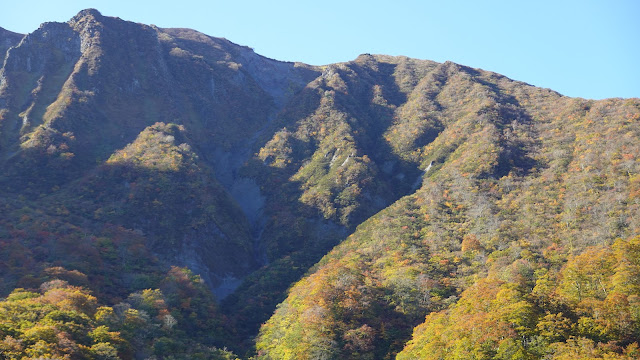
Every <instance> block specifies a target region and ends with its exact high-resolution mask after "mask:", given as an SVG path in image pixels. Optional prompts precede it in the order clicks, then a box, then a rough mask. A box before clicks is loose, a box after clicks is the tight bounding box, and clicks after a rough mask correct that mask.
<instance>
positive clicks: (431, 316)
mask: <svg viewBox="0 0 640 360" xmlns="http://www.w3.org/2000/svg"><path fill="white" fill-rule="evenodd" d="M0 57H2V58H3V62H2V68H1V69H0V169H1V172H0V209H1V214H2V215H0V249H2V251H0V276H1V277H0V296H1V297H2V298H3V300H2V301H0V354H2V356H5V357H6V358H8V359H23V358H33V359H37V358H68V359H147V358H157V359H235V358H237V356H240V357H242V358H255V359H390V358H394V357H397V358H398V359H443V358H460V359H576V358H594V359H598V358H607V359H613V358H615V359H633V358H638V357H639V356H640V344H639V343H638V339H640V281H639V280H638V279H640V260H639V259H640V216H639V215H638V214H640V161H639V159H638V154H640V141H639V140H640V100H639V99H606V100H600V101H594V100H586V99H580V98H570V97H566V96H562V95H560V94H558V93H556V92H554V91H552V90H549V89H542V88H537V87H534V86H531V85H528V84H525V83H522V82H518V81H514V80H511V79H508V78H506V77H504V76H501V75H499V74H496V73H492V72H487V71H483V70H480V69H472V68H469V67H465V66H462V65H458V64H455V63H452V62H445V63H437V62H433V61H427V60H416V59H410V58H407V57H393V56H385V55H370V54H364V55H360V56H359V57H358V58H357V59H355V60H353V61H350V62H345V63H338V64H331V65H326V66H311V65H306V64H302V63H290V62H280V61H276V60H272V59H268V58H265V57H262V56H260V55H258V54H255V53H254V52H253V50H252V49H250V48H247V47H243V46H239V45H236V44H233V43H232V42H230V41H227V40H225V39H220V38H214V37H210V36H207V35H204V34H202V33H199V32H197V31H194V30H190V29H162V28H158V27H156V26H153V25H151V26H147V25H143V24H137V23H132V22H127V21H124V20H121V19H119V18H113V17H106V16H103V15H101V14H100V13H99V12H98V11H96V10H93V9H89V10H83V11H81V12H80V13H79V14H78V15H76V16H75V17H73V18H72V19H71V20H69V21H68V22H66V23H44V24H42V25H41V26H40V28H39V29H37V30H35V31H34V32H32V33H30V34H28V35H25V36H23V35H19V34H15V33H12V32H10V31H6V30H4V29H1V28H0Z"/></svg>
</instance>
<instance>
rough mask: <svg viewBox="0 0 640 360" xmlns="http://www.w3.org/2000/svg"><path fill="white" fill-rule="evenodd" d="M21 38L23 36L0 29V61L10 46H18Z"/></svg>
mask: <svg viewBox="0 0 640 360" xmlns="http://www.w3.org/2000/svg"><path fill="white" fill-rule="evenodd" d="M23 37H24V35H22V34H17V33H14V32H11V31H9V30H5V29H3V28H1V27H0V59H2V60H3V61H4V58H5V55H6V54H7V50H9V48H10V47H12V46H16V45H18V43H19V42H20V40H21V39H22V38H23Z"/></svg>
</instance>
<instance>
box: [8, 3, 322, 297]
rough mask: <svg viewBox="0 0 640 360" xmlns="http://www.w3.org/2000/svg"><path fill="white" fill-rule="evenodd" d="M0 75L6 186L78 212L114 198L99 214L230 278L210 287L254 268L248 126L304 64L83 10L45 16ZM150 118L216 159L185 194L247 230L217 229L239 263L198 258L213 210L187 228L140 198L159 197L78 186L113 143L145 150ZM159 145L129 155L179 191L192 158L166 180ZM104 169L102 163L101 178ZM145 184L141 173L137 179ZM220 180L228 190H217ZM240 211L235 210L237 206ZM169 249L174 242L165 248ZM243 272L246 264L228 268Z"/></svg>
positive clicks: (253, 130)
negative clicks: (243, 172)
mask: <svg viewBox="0 0 640 360" xmlns="http://www.w3.org/2000/svg"><path fill="white" fill-rule="evenodd" d="M3 34H4V33H3ZM6 36H7V39H8V40H11V39H13V37H12V36H9V34H7V35H6ZM0 75H1V76H2V79H3V81H2V86H0V104H2V107H1V109H0V129H1V141H0V162H1V163H2V167H3V177H2V179H0V180H1V182H2V186H3V187H4V188H5V189H7V190H10V191H13V192H19V193H20V194H22V195H24V196H29V197H31V198H33V199H35V198H39V199H41V202H54V203H55V202H62V203H65V204H67V205H68V206H69V208H70V209H71V211H75V213H74V215H77V216H83V217H84V216H87V214H89V218H94V217H95V216H94V215H95V214H93V211H94V210H95V209H99V208H104V207H105V206H106V207H107V208H108V207H111V208H112V209H113V211H116V212H117V213H118V214H119V216H120V217H119V218H113V217H111V218H101V217H97V219H98V218H99V219H100V220H101V221H110V222H114V223H117V224H119V225H124V226H126V227H127V228H130V229H135V228H137V229H139V230H143V231H144V232H145V234H146V237H147V238H148V246H150V248H151V249H152V250H153V251H155V252H158V253H163V254H173V255H174V258H175V259H177V260H176V261H177V263H176V262H174V263H175V264H181V265H185V264H189V265H190V266H191V267H192V268H197V270H198V272H199V273H201V274H202V275H203V276H205V275H206V274H209V275H207V276H205V277H206V278H207V280H210V279H214V280H213V282H210V281H208V282H209V285H210V286H211V287H212V288H220V286H222V285H223V279H227V280H225V284H224V286H225V287H226V290H224V291H223V290H219V291H217V292H218V295H220V296H224V295H226V294H228V292H229V291H231V290H232V289H233V288H234V287H235V286H237V283H238V281H239V280H238V279H239V278H241V277H243V276H244V275H246V274H247V273H248V271H249V270H251V269H254V268H255V267H256V266H257V263H258V262H259V261H256V260H254V258H255V257H259V256H258V255H257V254H255V252H256V250H255V249H254V245H255V244H253V243H252V242H255V241H257V240H256V239H254V237H255V236H254V235H255V234H252V231H253V232H256V231H257V230H258V229H257V228H259V226H260V224H261V220H260V219H261V217H262V216H263V215H262V214H261V212H260V211H261V204H260V203H259V202H258V203H257V204H255V201H253V199H251V198H249V197H248V196H247V194H255V195H256V197H260V196H261V195H260V189H259V188H258V187H257V185H256V184H255V183H253V182H252V181H251V180H248V179H242V178H240V177H239V176H238V175H237V169H238V168H239V167H240V166H241V165H242V163H243V162H244V161H245V160H246V158H247V157H248V156H249V154H251V146H252V144H253V142H254V141H255V140H254V139H255V135H256V134H258V133H259V132H260V131H261V130H262V129H263V128H264V127H265V126H266V125H267V124H268V123H269V121H270V118H271V117H272V116H273V114H274V113H275V112H276V111H277V109H278V108H279V107H281V106H282V104H283V103H284V102H286V100H287V99H288V98H289V97H290V96H291V94H292V93H294V92H295V91H296V90H298V89H300V88H302V87H303V86H304V84H306V82H307V81H308V80H309V79H310V78H312V77H314V76H315V73H314V71H313V70H312V69H311V68H310V67H308V66H304V65H298V64H293V63H282V62H277V61H275V60H270V59H266V58H263V57H261V56H259V55H257V54H255V53H254V52H253V51H252V50H250V49H248V48H244V47H240V46H238V45H235V44H232V43H231V42H229V41H226V40H224V39H216V38H211V37H208V36H206V35H203V34H201V33H198V32H196V31H193V30H188V29H159V28H154V27H150V26H146V25H142V24H135V23H130V22H126V21H122V20H120V19H117V18H110V17H104V16H102V15H101V14H100V13H99V12H97V11H96V10H85V11H82V12H80V13H79V14H78V15H77V16H75V17H74V18H73V19H71V20H70V21H69V22H68V23H45V24H43V25H42V26H41V27H40V28H39V29H38V30H36V31H35V32H33V33H31V34H29V35H27V36H26V37H25V38H24V40H23V41H21V42H20V43H19V44H17V45H16V46H14V47H13V48H12V49H11V51H10V52H9V53H8V55H7V59H6V62H5V64H4V66H3V68H2V70H0ZM157 122H162V123H164V124H169V123H174V124H181V125H182V126H185V127H186V128H187V129H188V132H189V134H190V135H189V140H188V144H187V146H188V147H189V151H190V152H191V151H192V152H193V156H196V157H199V158H200V159H201V160H199V161H200V163H199V165H198V168H201V167H202V166H204V167H205V168H207V167H214V168H215V171H209V170H207V171H204V172H203V173H201V174H199V175H198V176H202V177H203V178H205V180H204V182H209V183H211V184H214V188H215V189H216V190H214V192H216V193H217V195H215V196H213V197H211V196H210V193H211V191H212V189H211V187H208V186H204V187H200V188H199V187H191V188H190V191H195V193H192V194H191V196H192V197H194V198H197V199H208V200H206V201H205V202H204V203H203V204H201V205H200V206H204V207H207V206H208V207H212V208H215V210H210V212H211V211H213V212H212V214H213V213H215V214H216V216H215V217H216V219H215V220H214V221H216V222H217V223H218V224H222V225H221V226H222V228H227V229H230V228H229V227H228V225H227V223H229V222H231V221H232V218H233V217H236V218H234V219H233V221H235V222H237V223H238V224H239V226H245V227H247V228H246V229H242V230H233V231H231V230H230V231H229V233H224V231H223V234H222V237H223V238H227V239H228V240H229V242H228V243H226V245H225V244H223V243H219V244H217V245H215V246H214V248H215V247H216V246H217V247H219V248H224V249H227V248H228V246H227V245H231V244H232V243H235V244H243V245H241V247H240V248H241V249H243V250H242V251H243V252H244V253H243V254H240V253H235V255H234V256H230V257H229V258H233V259H235V260H236V261H237V262H238V264H230V263H229V262H228V261H226V262H221V261H218V262H217V266H214V268H215V270H212V271H213V272H211V271H210V269H209V267H210V266H212V264H213V263H215V262H216V261H214V260H213V259H214V258H215V257H214V258H212V259H209V260H208V261H206V260H203V259H202V257H201V255H202V254H197V251H196V250H194V249H198V248H200V247H211V246H212V245H211V244H212V243H217V241H218V240H219V236H218V235H215V234H214V233H216V232H217V230H216V231H213V230H211V229H209V230H206V229H207V228H209V227H210V221H211V219H209V220H206V221H205V220H203V219H201V223H199V225H195V223H194V222H193V221H192V219H188V218H185V217H184V216H183V217H180V216H178V217H176V216H175V214H174V213H173V212H175V211H177V208H176V207H175V206H177V203H176V202H175V201H173V202H172V201H169V202H168V203H167V206H173V207H170V208H168V209H166V210H164V211H161V212H154V210H150V212H149V213H145V212H140V211H139V206H142V205H143V204H147V203H150V202H152V201H154V200H157V199H155V198H150V199H147V198H144V199H137V200H138V203H136V204H138V205H133V206H126V204H125V206H123V204H122V202H123V201H120V202H117V203H115V204H103V203H101V201H103V199H102V198H97V199H96V198H95V194H92V193H89V194H87V193H83V192H80V193H78V192H77V191H76V186H77V181H81V183H82V182H84V183H86V182H87V180H86V177H87V176H90V177H91V176H94V177H95V176H96V175H95V174H94V173H95V171H96V169H98V168H96V164H98V165H100V164H101V163H103V162H107V164H108V165H114V163H109V162H108V161H107V160H108V159H109V158H110V157H112V154H114V153H116V151H118V150H120V151H131V149H132V148H137V150H139V148H141V147H142V148H144V147H145V146H148V145H150V144H145V139H149V137H148V136H146V137H145V136H143V138H144V139H141V138H140V136H141V135H139V134H141V133H144V132H143V130H145V129H149V126H152V125H153V124H154V123H157ZM156 130H157V129H156ZM148 131H152V130H148ZM174 135H175V134H165V135H164V136H166V137H170V136H174ZM136 138H138V140H136ZM179 145H180V146H181V144H180V143H177V144H175V145H174V146H179ZM156 150H158V148H157V147H154V148H152V149H151V150H149V153H144V154H138V155H140V156H145V157H146V158H145V159H142V160H140V161H139V162H140V163H143V167H146V169H147V170H145V171H147V172H148V174H147V175H145V176H146V177H147V178H148V179H154V178H155V177H156V175H155V174H156V173H157V175H158V178H162V179H164V180H163V182H164V183H163V187H162V191H164V194H165V196H168V194H169V193H171V192H173V191H176V189H181V188H182V187H183V186H184V184H183V183H182V179H183V176H189V175H188V174H183V172H186V171H190V170H188V169H189V168H190V167H189V166H186V165H185V166H184V167H181V166H182V165H179V166H177V167H176V168H175V169H172V170H175V172H176V176H169V177H166V176H163V175H162V174H166V173H167V172H166V169H160V168H159V167H158V166H155V165H151V166H149V164H148V163H145V162H146V161H147V160H149V158H150V157H154V156H155V157H161V156H162V155H161V154H165V153H163V152H162V151H160V153H158V154H152V153H151V152H152V151H156ZM165 155H167V154H165ZM112 161H113V160H112ZM205 163H206V164H205ZM137 165H139V163H138V164H137ZM136 171H137V170H136ZM112 175H114V173H113V172H109V173H107V175H105V172H104V171H103V170H100V169H98V175H97V176H99V177H107V178H108V177H109V176H112ZM129 175H131V174H129ZM129 175H127V176H129ZM131 176H133V175H131ZM131 176H129V177H131ZM192 176H195V175H192ZM122 177H123V174H116V175H115V177H112V178H109V179H106V178H103V179H101V181H99V182H95V181H94V182H93V183H91V181H89V182H90V183H91V184H90V186H93V187H95V186H104V187H108V189H106V191H107V192H109V191H111V192H113V190H112V189H111V187H112V186H114V184H116V183H117V179H118V178H120V180H122V181H124V182H126V180H127V179H123V178H122ZM125 177H126V176H125ZM133 177H135V176H133ZM216 178H217V179H219V181H218V180H217V179H216ZM81 179H84V180H81ZM156 180H157V179H156ZM153 183H154V182H153V181H151V180H150V181H149V184H147V185H150V184H153ZM219 183H222V185H223V186H224V187H223V186H220V185H215V184H219ZM162 191H161V192H162ZM136 194H137V195H138V196H140V195H141V196H149V197H153V196H159V197H162V196H161V195H157V194H156V195H154V194H150V193H145V192H138V193H136ZM230 195H231V196H230ZM92 197H93V198H92ZM234 197H235V201H234V200H232V198H234ZM74 199H75V200H74ZM88 199H90V201H89V202H93V204H91V205H89V206H88V207H89V209H87V207H86V206H76V205H71V204H73V203H78V202H80V203H87V201H88ZM134 200H135V199H134ZM176 200H177V199H176ZM105 201H111V199H108V200H105ZM207 202H209V203H207ZM186 204H187V202H184V203H183V206H186ZM238 206H239V207H240V209H242V210H243V211H242V212H239V211H237V209H238ZM157 208H158V209H161V208H162V206H157ZM185 211H187V210H185ZM187 213H188V212H187ZM134 219H137V220H136V221H135V222H134ZM92 220H95V219H92ZM247 222H248V223H250V224H251V225H252V226H253V228H254V229H253V230H252V229H251V226H249V225H246V224H247ZM141 224H144V225H141ZM160 224H164V225H162V226H161V225H160ZM169 228H170V231H169ZM187 229H189V231H187ZM211 231H213V233H211ZM207 233H210V234H209V235H204V234H207ZM207 238H210V239H207ZM216 239H218V240H216ZM167 244H171V247H172V249H169V250H167ZM175 248H178V249H182V251H177V250H176V249H175ZM224 254H225V252H224V251H222V252H219V253H218V256H224ZM227 255H229V254H227ZM236 255H237V256H236ZM169 263H172V262H171V260H170V261H169ZM222 264H226V265H225V266H223V265H222ZM239 268H243V269H244V271H242V272H238V271H237V270H238V269H239ZM214 273H215V274H214ZM215 279H217V280H215Z"/></svg>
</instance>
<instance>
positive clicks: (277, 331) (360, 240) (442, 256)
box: [257, 64, 640, 359]
mask: <svg viewBox="0 0 640 360" xmlns="http://www.w3.org/2000/svg"><path fill="white" fill-rule="evenodd" d="M442 69H443V70H446V71H442V72H441V73H440V74H439V75H441V76H438V77H436V76H430V75H427V76H425V77H424V78H423V81H424V82H425V83H423V84H424V85H425V88H428V87H430V88H433V87H434V85H435V83H434V82H433V81H434V80H433V79H438V82H437V84H438V85H439V88H438V90H437V92H435V93H431V94H432V96H431V97H430V96H429V95H428V94H429V93H428V92H426V93H425V95H426V96H421V97H420V101H422V102H428V101H429V100H432V101H433V106H431V107H429V108H427V109H428V110H427V111H426V112H424V113H423V114H425V115H426V117H427V118H428V119H432V120H431V121H429V122H430V123H435V124H441V125H440V126H441V130H440V131H439V134H438V135H437V137H435V139H433V141H431V142H428V143H427V144H426V145H424V146H421V147H413V148H409V149H410V150H411V153H414V154H416V156H417V157H418V159H420V161H421V163H422V166H423V168H425V174H424V179H423V184H422V187H421V188H420V189H419V190H418V191H417V192H416V193H415V194H413V195H410V196H408V197H405V198H403V199H401V200H399V201H398V202H396V203H394V204H393V205H392V206H390V207H389V208H387V209H385V210H384V211H382V212H380V213H379V214H377V215H375V216H374V217H372V218H371V219H369V220H367V221H366V222H364V223H363V224H362V225H360V226H359V227H358V229H357V231H356V232H355V233H354V234H353V235H351V236H350V237H349V238H348V239H347V240H345V241H344V242H343V243H341V244H340V245H339V246H337V247H336V248H335V249H334V250H333V251H331V252H330V253H329V254H328V255H327V256H325V258H323V260H322V261H321V262H320V263H319V264H318V265H317V266H316V267H315V271H314V272H313V273H312V274H311V275H309V276H308V277H306V278H304V279H303V280H301V281H300V282H299V283H297V284H296V285H295V286H294V287H293V288H292V289H291V290H290V292H289V296H288V298H287V300H285V302H283V303H282V304H280V305H279V306H278V310H277V311H276V312H275V314H274V316H273V317H272V318H271V319H270V320H269V321H268V322H267V323H266V324H265V325H264V326H263V327H262V329H261V332H260V337H259V338H258V342H257V347H258V353H259V355H261V356H262V357H265V358H274V359H276V358H277V359H283V358H301V355H300V354H306V355H304V356H302V358H317V357H324V358H386V357H389V356H392V355H393V354H395V353H397V352H398V351H400V350H401V349H402V348H403V346H404V343H405V342H406V341H407V340H408V339H409V337H410V334H411V331H412V328H413V326H415V325H417V324H418V323H419V322H421V321H422V320H423V319H424V316H425V315H426V314H428V313H430V312H433V311H439V310H441V309H444V308H447V307H448V306H450V305H452V304H454V303H456V301H457V299H458V296H459V294H460V292H462V291H463V290H465V289H467V288H468V287H469V286H470V285H472V284H473V283H474V282H476V281H477V279H480V278H483V277H485V276H486V274H487V273H489V274H492V276H494V277H497V278H499V279H504V280H502V281H506V282H511V283H516V284H520V286H524V287H525V288H526V287H527V286H533V285H531V284H535V283H536V281H538V280H540V279H542V278H544V277H545V276H547V275H545V274H547V273H551V274H555V273H556V272H557V271H559V269H560V267H561V266H562V264H563V263H564V262H565V261H566V260H567V259H569V258H571V257H572V256H573V255H575V254H579V253H581V252H582V251H583V250H584V249H585V248H586V247H588V246H596V245H599V246H604V247H609V246H610V245H611V244H612V242H613V241H614V240H615V239H616V238H618V237H621V238H628V237H629V236H631V235H634V234H638V232H639V231H640V227H639V226H640V224H639V223H638V219H637V216H636V215H635V214H636V213H637V212H638V201H637V190H638V182H637V179H636V178H637V174H638V171H639V170H640V164H639V163H638V160H637V154H638V150H640V149H638V147H637V146H638V145H637V136H638V134H639V133H638V131H639V130H640V129H639V127H638V126H639V124H638V118H640V101H638V100H637V99H636V100H634V99H632V100H615V99H614V100H603V101H587V100H582V99H570V98H566V97H562V96H560V95H558V94H556V93H553V92H551V91H548V90H542V89H537V88H533V87H531V86H527V85H525V84H522V83H517V82H513V81H510V80H508V79H506V78H504V77H501V76H498V75H496V74H492V73H487V72H482V71H477V70H473V69H469V68H465V67H460V66H457V65H454V64H445V65H443V68H442ZM434 75H435V74H434ZM427 82H431V84H429V85H427ZM409 106H410V105H409V103H407V105H406V106H405V107H404V108H401V109H400V110H398V111H399V112H401V111H403V110H405V111H406V109H408V108H409ZM425 107H426V106H425ZM401 114H402V113H401ZM409 121H410V120H408V119H404V118H403V117H401V116H398V120H397V121H396V123H395V124H394V125H395V126H396V127H398V128H399V127H401V126H402V125H403V124H404V123H407V122H409ZM391 133H392V134H393V130H392V132H391ZM398 133H400V131H398ZM389 138H390V139H391V141H393V139H394V138H393V136H389ZM622 243H624V241H622ZM627 279H631V278H627ZM625 281H626V280H625ZM549 291H552V290H549ZM634 294H635V292H631V293H629V294H628V295H629V296H631V295H633V296H635V295H634ZM463 296H464V295H463ZM545 296H552V295H550V294H548V293H547V294H545ZM542 309H543V310H541V311H542V314H543V316H544V311H552V309H551V308H545V307H542ZM514 311H515V310H514ZM539 314H540V311H539V312H538V313H536V315H535V316H539ZM512 315H513V314H512ZM531 316H532V317H533V316H534V315H531ZM428 320H429V319H428ZM528 320H531V321H534V319H533V318H531V319H528ZM452 324H453V322H452ZM425 326H427V325H425ZM509 326H511V329H512V330H511V331H515V333H517V334H519V335H520V336H525V337H526V336H529V337H530V338H528V339H533V335H532V334H529V333H526V332H518V328H517V324H515V323H512V324H510V325H509ZM605 326H610V325H605ZM612 326H613V325H612ZM630 326H631V328H635V329H636V330H637V329H638V326H640V323H638V322H635V323H633V324H632V325H630ZM534 328H535V325H534ZM427 329H429V328H428V327H427ZM636 330H632V331H636ZM421 331H423V330H421ZM421 336H423V337H424V336H435V335H433V334H429V335H421ZM568 336H569V335H567V337H565V338H563V340H566V339H568ZM614 338H615V337H613V338H610V340H611V339H614ZM615 339H617V340H619V341H621V342H620V345H623V346H625V344H629V343H628V342H626V340H624V339H620V338H615ZM468 341H471V342H472V343H473V342H474V340H473V338H471V339H468ZM527 341H529V340H527ZM590 341H595V344H596V345H598V341H604V342H606V341H605V340H602V339H600V338H594V337H591V338H590ZM489 345H493V344H489ZM413 346H414V349H415V348H416V347H417V348H418V349H420V346H421V345H420V343H417V344H416V345H413ZM422 346H425V345H422ZM495 346H496V348H494V349H493V350H491V351H489V350H487V351H488V353H487V354H494V355H495V354H496V353H495V352H492V351H494V350H495V351H498V347H499V345H498V344H496V345H495ZM524 346H525V348H526V347H527V343H525V345H524ZM532 346H533V345H532ZM512 350H513V349H512ZM425 351H427V352H428V350H425ZM514 351H515V350H514ZM527 351H528V350H527ZM498 352H499V351H498ZM413 353H414V354H415V353H416V352H415V350H414V352H413ZM531 353H532V354H535V352H534V351H533V350H531ZM294 354H295V355H294ZM542 355H544V354H539V353H538V356H542ZM292 356H293V357H292ZM434 356H435V355H434ZM490 357H491V356H489V357H488V358H490ZM409 358H411V357H409Z"/></svg>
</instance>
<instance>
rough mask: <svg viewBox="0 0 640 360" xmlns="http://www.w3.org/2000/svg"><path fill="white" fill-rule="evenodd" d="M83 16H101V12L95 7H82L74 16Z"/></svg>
mask: <svg viewBox="0 0 640 360" xmlns="http://www.w3.org/2000/svg"><path fill="white" fill-rule="evenodd" d="M85 16H93V17H101V16H102V14H101V13H100V11H98V10H97V9H93V8H89V9H84V10H81V11H80V12H79V13H78V14H77V15H76V16H74V17H75V18H83V17H85Z"/></svg>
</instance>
